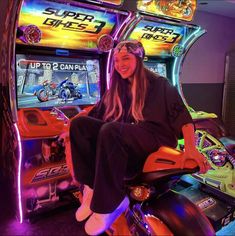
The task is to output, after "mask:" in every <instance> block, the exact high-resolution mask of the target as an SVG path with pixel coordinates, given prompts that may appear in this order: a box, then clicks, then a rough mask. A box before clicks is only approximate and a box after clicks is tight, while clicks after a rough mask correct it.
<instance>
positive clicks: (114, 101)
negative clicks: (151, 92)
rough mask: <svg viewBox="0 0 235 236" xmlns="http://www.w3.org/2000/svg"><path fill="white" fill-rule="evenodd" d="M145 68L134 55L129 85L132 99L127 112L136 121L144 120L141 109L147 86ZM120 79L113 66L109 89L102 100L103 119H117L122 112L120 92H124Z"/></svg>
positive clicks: (140, 60)
mask: <svg viewBox="0 0 235 236" xmlns="http://www.w3.org/2000/svg"><path fill="white" fill-rule="evenodd" d="M146 70H147V69H145V67H144V64H143V61H142V59H141V58H139V57H136V69H135V72H134V77H133V80H132V81H131V85H130V86H131V98H132V100H131V106H130V110H129V113H130V115H131V116H132V117H133V118H134V120H135V121H136V122H137V123H138V122H139V121H143V120H144V118H143V114H142V110H143V107H144V102H145V96H146V91H147V87H148V80H147V75H146ZM122 81H123V79H122V78H121V76H120V74H119V73H118V72H117V71H116V69H115V68H114V69H113V73H112V76H111V80H110V82H111V84H110V89H109V90H108V92H107V95H106V97H105V100H104V103H105V108H106V111H105V114H104V120H105V121H107V120H109V119H110V118H111V119H114V120H118V119H119V118H120V117H121V116H122V114H123V112H124V111H123V107H122V102H121V96H122V92H124V91H123V88H122V83H121V82H122Z"/></svg>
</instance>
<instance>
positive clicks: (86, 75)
mask: <svg viewBox="0 0 235 236" xmlns="http://www.w3.org/2000/svg"><path fill="white" fill-rule="evenodd" d="M16 72H17V75H16V79H17V104H18V108H26V107H44V108H45V107H56V106H64V105H70V106H71V105H72V106H73V105H89V104H95V103H96V102H97V101H98V100H99V99H100V88H99V84H100V65H99V61H98V59H87V58H86V59H84V58H62V57H53V56H39V55H23V54H17V55H16Z"/></svg>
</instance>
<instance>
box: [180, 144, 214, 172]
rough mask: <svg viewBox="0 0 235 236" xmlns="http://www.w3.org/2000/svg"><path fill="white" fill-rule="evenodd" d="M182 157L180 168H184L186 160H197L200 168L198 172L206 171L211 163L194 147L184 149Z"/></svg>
mask: <svg viewBox="0 0 235 236" xmlns="http://www.w3.org/2000/svg"><path fill="white" fill-rule="evenodd" d="M183 157H184V160H183V161H182V166H181V169H183V168H184V166H185V163H186V161H187V160H194V161H195V162H197V164H198V166H199V168H200V170H199V173H200V174H204V173H206V172H207V171H208V170H209V169H210V168H211V165H210V163H209V162H208V161H207V159H206V157H205V156H203V155H202V154H201V153H200V152H199V151H198V150H197V149H196V148H191V149H190V150H188V151H186V150H185V153H184V155H183Z"/></svg>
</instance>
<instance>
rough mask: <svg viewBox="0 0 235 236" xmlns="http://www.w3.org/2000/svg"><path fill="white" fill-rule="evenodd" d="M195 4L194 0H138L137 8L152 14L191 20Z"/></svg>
mask: <svg viewBox="0 0 235 236" xmlns="http://www.w3.org/2000/svg"><path fill="white" fill-rule="evenodd" d="M196 5H197V2H196V0H138V3H137V9H138V10H140V11H143V12H145V13H150V14H153V15H158V16H166V17H167V18H174V19H177V20H184V21H191V20H192V19H193V15H194V12H195V10H196Z"/></svg>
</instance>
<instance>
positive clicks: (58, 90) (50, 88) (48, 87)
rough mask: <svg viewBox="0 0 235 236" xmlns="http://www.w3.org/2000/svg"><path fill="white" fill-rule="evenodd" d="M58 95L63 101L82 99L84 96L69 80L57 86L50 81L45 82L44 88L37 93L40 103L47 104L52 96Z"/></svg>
mask: <svg viewBox="0 0 235 236" xmlns="http://www.w3.org/2000/svg"><path fill="white" fill-rule="evenodd" d="M55 95H57V96H58V98H60V99H62V100H65V101H66V100H68V99H69V98H79V99H81V98H82V94H81V92H80V91H79V89H78V88H77V87H75V85H74V84H73V83H72V82H71V81H68V78H66V79H65V80H63V81H62V82H60V83H59V84H58V85H56V84H55V83H53V82H49V81H48V80H46V81H44V82H43V88H42V89H40V90H38V91H37V92H36V96H37V98H38V100H39V101H40V102H46V101H48V100H49V97H50V96H55Z"/></svg>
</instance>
